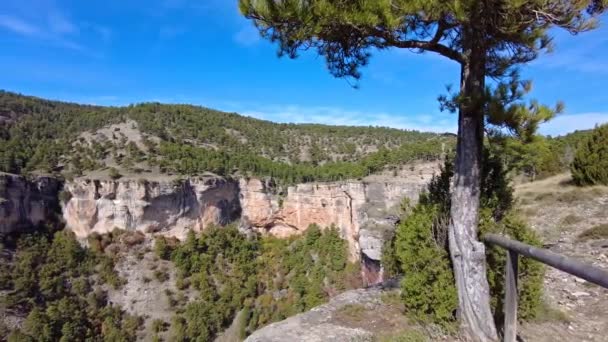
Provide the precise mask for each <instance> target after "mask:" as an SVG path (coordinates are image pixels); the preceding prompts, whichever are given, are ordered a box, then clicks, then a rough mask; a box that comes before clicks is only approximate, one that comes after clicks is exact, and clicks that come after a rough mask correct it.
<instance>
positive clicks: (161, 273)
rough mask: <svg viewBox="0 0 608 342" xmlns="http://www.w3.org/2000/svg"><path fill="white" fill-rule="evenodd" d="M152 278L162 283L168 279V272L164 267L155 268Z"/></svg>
mask: <svg viewBox="0 0 608 342" xmlns="http://www.w3.org/2000/svg"><path fill="white" fill-rule="evenodd" d="M154 278H156V280H158V281H159V282H161V283H164V282H165V281H167V280H169V272H168V271H167V270H166V269H164V268H163V269H160V270H156V271H154Z"/></svg>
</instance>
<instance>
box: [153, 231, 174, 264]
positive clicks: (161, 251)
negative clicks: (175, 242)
mask: <svg viewBox="0 0 608 342" xmlns="http://www.w3.org/2000/svg"><path fill="white" fill-rule="evenodd" d="M154 253H156V256H158V257H159V258H161V259H163V260H169V258H170V257H171V247H169V244H168V243H167V239H166V238H165V237H164V236H157V237H156V239H155V240H154Z"/></svg>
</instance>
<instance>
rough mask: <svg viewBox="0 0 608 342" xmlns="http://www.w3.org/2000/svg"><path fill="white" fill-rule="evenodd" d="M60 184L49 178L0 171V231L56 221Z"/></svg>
mask: <svg viewBox="0 0 608 342" xmlns="http://www.w3.org/2000/svg"><path fill="white" fill-rule="evenodd" d="M60 187H61V183H60V182H59V181H58V180H56V179H54V178H50V177H34V178H32V179H26V178H25V177H21V176H16V175H10V174H0V233H12V232H17V231H22V230H26V229H29V228H32V227H35V226H37V225H39V224H41V223H44V222H45V221H47V220H54V219H55V215H56V213H57V212H58V210H59V200H58V196H57V195H58V193H59V189H60Z"/></svg>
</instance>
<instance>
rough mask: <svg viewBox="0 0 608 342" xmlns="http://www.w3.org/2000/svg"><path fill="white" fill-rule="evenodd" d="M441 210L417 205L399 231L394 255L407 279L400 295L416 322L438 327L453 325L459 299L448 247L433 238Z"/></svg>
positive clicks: (402, 283)
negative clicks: (433, 323) (437, 325)
mask: <svg viewBox="0 0 608 342" xmlns="http://www.w3.org/2000/svg"><path fill="white" fill-rule="evenodd" d="M437 213H438V209H437V208H436V207H435V206H430V205H418V206H417V207H416V208H414V211H413V212H412V214H411V215H410V216H409V217H408V218H407V219H406V220H405V221H403V223H401V224H400V225H399V227H398V228H397V234H396V242H395V246H397V247H396V250H395V254H396V257H397V259H398V260H399V264H400V265H401V272H402V273H403V274H404V278H403V280H402V281H401V291H402V292H401V294H402V298H403V301H404V303H405V307H406V310H407V311H408V313H409V314H410V315H411V316H412V317H414V318H415V319H418V320H422V321H427V320H431V321H434V322H436V323H439V324H443V325H445V324H448V323H450V322H452V321H454V318H455V316H454V312H455V311H456V309H457V307H458V297H457V293H456V288H455V286H454V276H453V273H452V270H451V264H450V258H449V255H448V252H447V250H446V248H445V245H443V244H442V243H438V241H436V240H435V238H434V236H433V229H434V228H435V227H436V226H435V219H436V217H437Z"/></svg>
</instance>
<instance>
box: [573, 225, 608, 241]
mask: <svg viewBox="0 0 608 342" xmlns="http://www.w3.org/2000/svg"><path fill="white" fill-rule="evenodd" d="M598 239H608V223H604V224H600V225H597V226H595V227H593V228H589V229H587V230H585V231H584V232H582V233H580V234H579V235H578V240H579V241H587V240H598Z"/></svg>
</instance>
